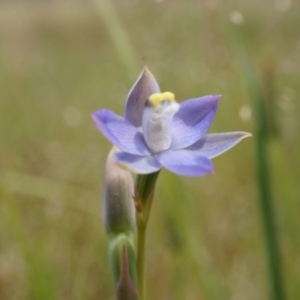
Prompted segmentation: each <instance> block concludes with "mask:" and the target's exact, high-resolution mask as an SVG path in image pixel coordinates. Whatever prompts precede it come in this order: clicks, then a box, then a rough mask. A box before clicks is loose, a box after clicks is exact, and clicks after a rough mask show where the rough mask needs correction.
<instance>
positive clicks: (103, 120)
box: [92, 109, 150, 155]
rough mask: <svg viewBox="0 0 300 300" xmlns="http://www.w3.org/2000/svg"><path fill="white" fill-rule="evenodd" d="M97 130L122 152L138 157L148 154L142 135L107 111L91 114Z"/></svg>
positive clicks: (121, 118)
mask: <svg viewBox="0 0 300 300" xmlns="http://www.w3.org/2000/svg"><path fill="white" fill-rule="evenodd" d="M92 118H93V120H94V121H95V123H96V125H97V127H98V129H99V130H100V131H101V132H102V134H103V135H104V136H105V137H106V138H107V139H108V140H109V141H110V142H111V143H112V144H114V145H115V146H117V147H118V148H120V149H121V150H122V151H125V152H129V153H132V154H138V155H147V154H150V151H149V149H148V147H147V145H146V143H145V140H144V137H143V135H142V134H141V133H140V132H139V131H138V130H137V128H135V127H134V126H133V125H132V124H131V123H130V122H128V121H126V120H125V119H124V118H123V117H121V116H118V115H117V114H115V113H114V112H112V111H110V110H108V109H101V110H98V111H96V112H94V113H93V114H92Z"/></svg>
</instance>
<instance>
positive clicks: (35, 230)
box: [0, 0, 300, 300]
mask: <svg viewBox="0 0 300 300" xmlns="http://www.w3.org/2000/svg"><path fill="white" fill-rule="evenodd" d="M299 13H300V2H299V1H292V0H266V1H258V0H254V1H251V3H250V1H246V0H241V1H221V0H202V1H200V0H198V1H196V0H192V1H171V0H165V1H163V0H156V1H155V0H152V1H150V0H145V1H138V0H127V1H121V0H115V1H104V0H98V2H97V0H95V1H63V0H61V1H2V2H0V299H4V300H5V299H9V300H11V299H38V300H40V299H43V300H46V299H65V300H67V299H114V292H113V283H112V278H111V274H110V270H109V265H108V261H107V237H106V234H105V232H104V230H103V228H102V223H101V183H102V178H103V169H104V164H105V160H106V155H107V153H108V151H109V149H110V145H109V143H108V142H107V140H106V139H105V138H104V137H103V136H101V134H100V133H99V132H98V131H97V129H96V127H95V125H94V124H93V122H92V121H91V118H90V114H91V113H92V112H93V111H94V110H97V109H100V108H104V107H106V108H109V109H112V110H114V111H116V112H118V113H120V114H122V113H123V109H124V104H125V100H126V95H127V93H128V91H129V89H130V88H131V86H132V84H133V83H134V81H135V80H136V78H137V77H138V75H139V73H140V72H141V70H142V67H143V66H144V65H147V66H148V68H149V69H150V70H151V71H152V72H153V73H154V75H155V76H156V78H157V80H158V82H159V83H160V85H161V88H162V90H163V91H166V90H168V91H171V92H173V93H174V94H175V95H176V98H177V100H178V101H182V100H185V99H187V98H192V97H197V96H201V95H206V94H222V100H221V102H220V106H219V110H218V114H217V116H216V119H215V121H214V124H213V126H212V128H211V129H210V132H223V131H235V130H243V131H249V132H252V133H254V136H255V131H256V112H255V111H254V110H253V105H252V100H253V99H251V96H250V95H249V90H248V88H247V82H246V81H247V79H246V78H247V74H246V73H247V70H245V69H244V68H243V65H242V64H241V62H240V59H239V56H238V54H237V52H238V51H239V50H238V49H240V48H241V45H240V44H239V43H240V41H239V40H238V39H236V36H235V32H236V28H239V29H238V30H240V32H242V35H243V39H244V42H245V45H246V48H247V49H248V54H249V57H248V59H249V60H250V61H251V63H252V64H253V67H254V70H255V74H256V76H257V80H258V81H259V82H260V83H261V85H262V90H263V91H264V95H266V100H267V101H266V103H267V107H268V124H269V125H270V133H271V137H270V139H268V141H267V142H268V144H267V146H268V151H269V152H268V158H269V162H270V172H271V188H272V195H273V205H274V212H275V219H276V228H277V237H278V241H279V250H280V257H281V265H282V274H283V277H284V286H285V292H286V299H300V279H299V278H300V250H299V249H300V248H299V247H300V236H299V229H300V222H299V212H300V207H299V200H300V186H299V183H300V154H299V151H300V139H299V136H300V121H299V113H300V109H299V106H300V105H299V92H300V86H299V80H300V72H299V71H300V18H299ZM245 45H243V47H244V46H245ZM270 95H271V96H270ZM214 166H215V170H216V172H215V174H213V175H210V176H207V177H203V178H183V177H178V176H176V175H174V174H171V173H169V172H168V171H166V170H163V171H162V172H161V174H160V177H159V180H158V185H157V190H156V195H155V199H154V205H153V209H152V215H151V220H150V223H149V227H148V236H147V254H146V258H147V261H146V272H147V274H146V282H147V295H148V299H172V300H177V299H178V300H180V299H191V300H193V299H203V300H210V299H216V300H218V299H230V300H237V299H239V300H241V299H242V300H258V299H269V294H270V284H269V275H268V269H267V259H266V251H265V242H264V235H263V227H262V221H261V213H260V205H259V192H258V187H257V179H256V153H255V138H253V139H247V140H245V141H243V142H242V143H241V144H239V145H238V146H237V147H235V148H234V149H232V150H231V151H230V152H228V153H226V154H224V155H222V156H221V157H219V158H216V159H215V160H214Z"/></svg>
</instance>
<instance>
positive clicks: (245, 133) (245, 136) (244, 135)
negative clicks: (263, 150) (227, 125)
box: [241, 131, 253, 139]
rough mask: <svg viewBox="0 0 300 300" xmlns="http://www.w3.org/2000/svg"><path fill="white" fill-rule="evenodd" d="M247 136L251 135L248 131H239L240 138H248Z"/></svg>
mask: <svg viewBox="0 0 300 300" xmlns="http://www.w3.org/2000/svg"><path fill="white" fill-rule="evenodd" d="M248 137H253V134H252V133H250V132H244V131H241V139H245V138H248Z"/></svg>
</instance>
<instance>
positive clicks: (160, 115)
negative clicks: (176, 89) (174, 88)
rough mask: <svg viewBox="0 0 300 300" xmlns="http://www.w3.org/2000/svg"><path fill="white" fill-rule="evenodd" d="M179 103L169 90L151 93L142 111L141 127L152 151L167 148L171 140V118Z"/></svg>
mask: <svg viewBox="0 0 300 300" xmlns="http://www.w3.org/2000/svg"><path fill="white" fill-rule="evenodd" d="M178 109H179V104H178V103H177V102H176V101H175V99H174V94H172V93H170V92H165V93H157V94H152V95H151V96H150V97H149V98H148V100H147V102H146V105H145V108H144V111H143V119H142V128H143V135H144V138H145V141H146V143H147V145H148V147H149V148H150V149H151V150H152V151H153V152H160V151H164V150H167V149H168V148H169V147H170V145H171V142H172V120H173V116H174V114H175V113H176V112H177V111H178Z"/></svg>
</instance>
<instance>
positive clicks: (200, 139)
mask: <svg viewBox="0 0 300 300" xmlns="http://www.w3.org/2000/svg"><path fill="white" fill-rule="evenodd" d="M219 99H220V95H208V96H204V97H200V98H193V99H188V100H186V101H183V102H182V103H178V102H176V100H175V96H174V94H173V93H171V92H164V93H161V91H160V88H159V85H158V83H157V82H156V80H155V78H154V76H153V75H152V74H151V72H150V71H149V70H148V69H147V68H146V67H145V68H144V70H143V72H142V73H141V75H140V76H139V78H138V79H137V81H136V83H135V84H134V86H133V87H132V89H131V90H130V92H129V94H128V97H127V102H126V107H125V117H122V116H119V115H117V114H115V113H114V112H112V111H111V110H108V109H101V110H98V111H96V112H94V113H93V114H92V118H93V119H94V121H95V123H96V125H97V127H98V129H99V130H100V131H101V132H102V134H103V135H104V136H105V137H106V138H107V139H108V140H109V141H110V142H111V143H112V144H114V145H115V146H116V147H117V148H119V149H120V152H117V153H116V154H115V155H116V160H117V161H118V162H119V163H121V164H124V165H125V166H126V167H127V168H129V169H130V170H132V171H133V172H135V173H138V174H149V173H153V172H156V171H158V170H160V169H161V168H162V167H165V168H166V169H168V170H169V171H171V172H173V173H176V174H179V175H183V176H203V175H207V174H209V173H212V172H213V165H212V162H211V159H212V158H214V157H216V156H218V155H220V154H222V153H223V152H225V151H227V150H229V149H230V148H232V147H233V146H235V145H236V144H237V143H238V142H240V141H241V140H242V139H244V138H246V137H250V136H251V134H250V133H247V132H242V131H236V132H225V133H214V134H206V132H207V130H208V129H209V127H210V125H211V123H212V121H213V119H214V117H215V114H216V111H217V107H218V103H219Z"/></svg>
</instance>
